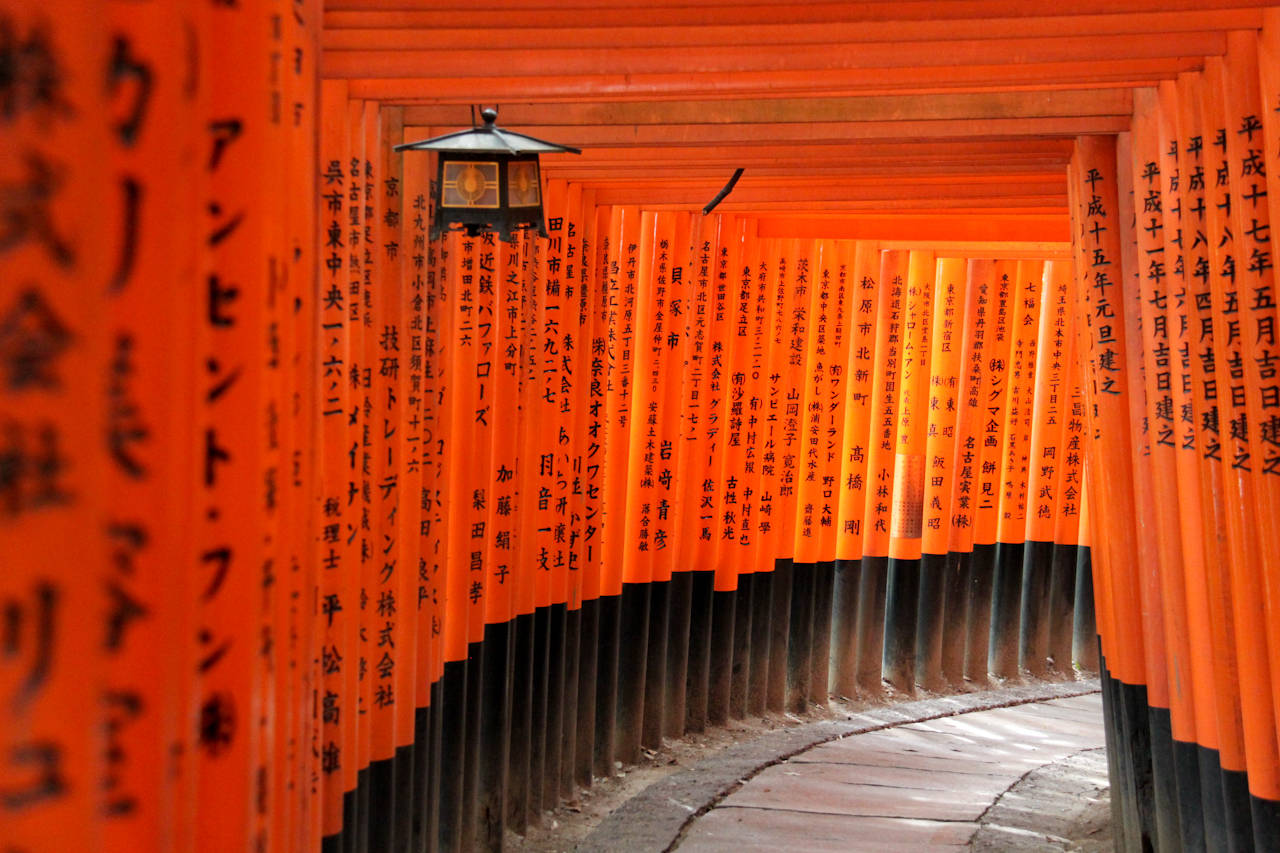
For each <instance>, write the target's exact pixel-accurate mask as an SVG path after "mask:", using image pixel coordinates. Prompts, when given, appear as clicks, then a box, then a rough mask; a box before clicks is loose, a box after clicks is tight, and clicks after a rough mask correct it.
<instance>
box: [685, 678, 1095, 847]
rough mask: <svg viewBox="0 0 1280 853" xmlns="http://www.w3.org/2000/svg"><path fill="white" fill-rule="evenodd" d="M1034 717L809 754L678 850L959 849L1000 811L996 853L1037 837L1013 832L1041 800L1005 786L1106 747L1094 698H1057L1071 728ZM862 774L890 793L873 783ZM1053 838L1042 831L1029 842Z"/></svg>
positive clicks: (729, 803) (1030, 712)
mask: <svg viewBox="0 0 1280 853" xmlns="http://www.w3.org/2000/svg"><path fill="white" fill-rule="evenodd" d="M1037 710H1038V706H1025V707H1023V708H1022V709H1021V710H1020V713H1019V714H1018V715H1017V716H1016V717H1013V716H1011V715H1010V714H1009V713H1008V712H1007V711H1004V710H986V711H975V712H972V713H968V714H961V715H957V716H952V717H944V718H938V719H933V720H928V721H920V722H913V723H904V724H903V725H900V726H896V727H894V728H889V729H883V730H880V731H873V732H867V733H863V734H855V735H850V736H848V737H845V738H841V739H840V740H837V741H833V742H831V743H826V744H822V745H820V746H816V747H814V748H813V749H810V750H808V751H806V752H804V753H801V754H799V755H796V756H793V757H791V758H790V759H788V760H787V761H784V762H782V763H780V764H777V765H774V766H773V767H769V768H768V769H766V770H764V771H762V772H760V773H758V774H756V776H754V777H753V778H752V779H750V780H748V781H747V782H745V783H744V784H743V785H742V787H740V788H739V789H738V790H736V791H734V792H733V793H731V794H729V795H728V796H727V797H725V798H724V799H723V800H722V801H721V802H720V803H718V804H717V805H716V806H715V807H714V808H712V809H711V811H710V812H709V813H707V814H706V815H704V816H703V817H701V818H699V819H697V820H696V821H694V822H693V823H692V824H691V825H690V826H689V827H688V828H687V829H686V831H685V833H684V836H683V840H682V842H681V843H680V844H679V846H678V847H677V849H678V850H679V851H681V853H690V852H691V853H700V851H714V850H729V849H730V847H731V846H734V845H735V844H736V847H735V848H734V849H737V850H745V849H760V850H766V849H767V850H823V849H844V850H893V849H904V850H907V849H909V850H947V849H952V850H955V849H965V848H966V847H967V846H968V844H969V841H970V839H971V838H973V837H974V836H975V834H977V833H978V830H979V827H980V825H982V824H983V823H984V819H985V818H986V816H987V813H988V812H989V811H991V810H993V807H994V806H995V804H997V803H999V811H1000V813H1001V814H1003V815H1006V818H1005V819H1004V820H1003V821H1002V822H1001V824H1000V825H998V826H997V825H992V826H989V827H988V828H987V829H986V835H984V836H983V837H984V838H985V839H987V840H989V841H990V842H991V843H992V845H993V846H990V847H987V848H986V849H989V850H995V849H1000V848H999V844H1000V843H1002V842H1008V841H1010V839H1011V838H1012V837H1015V836H1016V837H1020V838H1021V837H1026V838H1033V837H1037V836H1035V835H1034V834H1031V835H1028V830H1026V829H1024V828H1023V827H1022V826H1021V825H1020V824H1024V823H1026V822H1027V821H1028V820H1029V819H1031V818H1033V817H1034V816H1035V814H1036V812H1039V811H1043V800H1039V799H1035V798H1029V797H1027V796H1026V795H1024V794H1022V793H1019V792H1017V791H1016V790H1013V789H1015V788H1016V787H1017V786H1018V784H1019V783H1020V782H1021V781H1023V780H1024V779H1027V778H1032V777H1034V776H1035V775H1036V773H1037V772H1040V771H1042V770H1043V769H1044V768H1046V767H1051V766H1056V765H1059V764H1063V763H1067V762H1070V761H1071V760H1072V759H1073V757H1075V756H1078V755H1081V754H1085V753H1089V752H1096V751H1097V750H1098V749H1100V748H1101V747H1102V746H1103V743H1104V740H1105V736H1104V733H1103V724H1102V700H1101V696H1100V695H1098V694H1094V695H1091V696H1082V697H1078V698H1075V699H1071V700H1061V701H1060V703H1059V708H1057V709H1055V710H1067V711H1069V712H1071V713H1073V714H1076V715H1078V718H1077V719H1070V720H1064V719H1062V718H1060V717H1049V718H1046V720H1045V721H1044V725H1040V724H1039V723H1038V721H1037V718H1036V711H1037ZM1088 716H1092V718H1093V723H1092V725H1090V724H1089V723H1088V722H1087V719H1086V718H1087V717H1088ZM868 771H871V772H872V773H877V772H878V773H880V774H881V776H880V777H879V778H880V780H881V782H882V783H883V782H889V783H890V784H875V783H872V782H871V781H869V778H868V776H869V774H868ZM940 771H941V772H940ZM1095 775H1096V774H1095ZM924 777H929V778H928V782H927V783H925V782H924ZM974 779H976V780H979V781H978V783H977V784H974V783H973V782H972V780H974ZM1088 781H1089V782H1090V783H1096V781H1097V780H1095V779H1092V778H1091V779H1089V780H1088ZM948 782H949V783H952V784H946V783H948ZM940 783H942V784H940ZM1103 783H1105V780H1103ZM1040 789H1041V792H1043V791H1044V790H1050V791H1052V790H1053V789H1052V786H1046V785H1041V786H1040ZM1067 790H1068V789H1066V788H1063V789H1062V790H1061V794H1062V795H1063V796H1068V794H1067ZM1068 806H1069V804H1065V803H1064V804H1063V813H1067V812H1068V811H1069V809H1068ZM797 813H803V814H804V815H808V818H807V819H806V818H803V817H800V818H797V816H796V814H797ZM939 827H945V828H946V831H945V832H944V831H942V830H941V829H940V828H939ZM1054 828H1055V829H1056V828H1057V827H1056V824H1055V827H1054ZM1052 837H1055V834H1054V833H1052V832H1048V833H1044V834H1040V835H1039V836H1038V840H1039V841H1041V842H1045V841H1047V840H1048V839H1049V838H1052ZM828 840H829V841H830V843H831V845H832V846H831V847H829V848H828V847H827V846H826V845H827V844H828ZM748 843H749V845H750V846H749V847H748V846H743V845H745V844H748ZM840 845H843V847H841V846H840ZM897 845H903V846H900V847H899V846H897ZM1011 849H1012V848H1011ZM1024 849H1034V848H1024ZM1062 849H1065V848H1062Z"/></svg>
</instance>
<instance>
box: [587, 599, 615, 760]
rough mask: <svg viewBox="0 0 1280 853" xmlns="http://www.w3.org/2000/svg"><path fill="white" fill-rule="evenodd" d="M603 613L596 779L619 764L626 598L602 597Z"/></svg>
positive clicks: (597, 688) (594, 754)
mask: <svg viewBox="0 0 1280 853" xmlns="http://www.w3.org/2000/svg"><path fill="white" fill-rule="evenodd" d="M599 610H600V629H599V637H600V646H599V652H598V653H597V655H596V727H595V728H596V737H595V750H594V753H593V756H592V768H593V772H594V773H595V775H596V776H599V777H600V778H602V779H607V778H609V777H611V776H613V774H614V766H613V765H614V761H616V758H615V755H616V754H617V753H616V752H615V750H614V741H615V740H616V737H617V716H618V646H619V644H620V643H621V640H622V633H621V631H622V616H621V611H622V598H621V597H620V596H617V595H602V596H600V603H599Z"/></svg>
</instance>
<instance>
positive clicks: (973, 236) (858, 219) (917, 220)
mask: <svg viewBox="0 0 1280 853" xmlns="http://www.w3.org/2000/svg"><path fill="white" fill-rule="evenodd" d="M756 228H757V233H758V235H759V236H760V237H764V238H779V239H791V238H805V237H808V238H819V237H825V238H829V239H844V240H859V239H860V240H921V241H925V240H929V241H939V242H941V241H970V242H976V241H987V242H993V241H997V240H1003V241H1041V242H1056V241H1063V240H1069V239H1070V234H1071V223H1070V220H1069V218H1068V217H1067V216H1065V215H1062V214H1023V215H1013V214H1009V213H1004V212H986V213H967V214H963V215H958V214H947V213H941V214H936V213H935V214H927V215H926V214H917V215H912V214H906V213H894V212H887V213H886V212H881V213H877V214H874V215H868V214H850V213H833V212H824V213H823V214H821V215H818V216H814V215H806V214H796V213H791V214H788V213H769V214H766V215H763V216H761V217H760V218H759V219H757V220H756Z"/></svg>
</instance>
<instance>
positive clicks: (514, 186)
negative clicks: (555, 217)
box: [507, 160, 542, 207]
mask: <svg viewBox="0 0 1280 853" xmlns="http://www.w3.org/2000/svg"><path fill="white" fill-rule="evenodd" d="M507 200H508V204H509V205H510V206H511V207H537V206H538V205H540V204H541V203H542V199H541V192H540V186H539V183H538V161H537V160H514V161H512V162H511V163H508V164H507Z"/></svg>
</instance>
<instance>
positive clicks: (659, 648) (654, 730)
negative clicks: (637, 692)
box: [640, 581, 671, 749]
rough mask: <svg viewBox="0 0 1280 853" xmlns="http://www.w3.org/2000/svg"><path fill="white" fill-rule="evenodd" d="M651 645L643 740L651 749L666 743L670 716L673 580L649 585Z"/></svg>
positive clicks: (646, 668) (642, 730)
mask: <svg viewBox="0 0 1280 853" xmlns="http://www.w3.org/2000/svg"><path fill="white" fill-rule="evenodd" d="M648 586H649V648H648V654H647V655H646V657H645V681H644V684H645V688H644V722H643V725H642V727H641V732H640V742H641V744H643V745H644V746H645V747H646V748H647V749H659V748H661V746H662V734H663V732H662V729H663V725H664V723H665V721H666V717H667V692H668V690H667V689H668V685H667V632H668V622H669V621H670V618H671V582H670V581H653V582H652V583H650V584H649V585H648Z"/></svg>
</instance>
